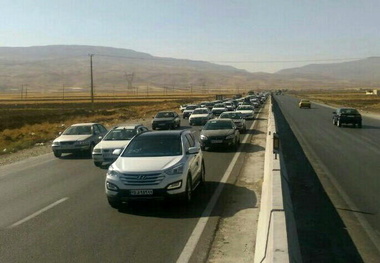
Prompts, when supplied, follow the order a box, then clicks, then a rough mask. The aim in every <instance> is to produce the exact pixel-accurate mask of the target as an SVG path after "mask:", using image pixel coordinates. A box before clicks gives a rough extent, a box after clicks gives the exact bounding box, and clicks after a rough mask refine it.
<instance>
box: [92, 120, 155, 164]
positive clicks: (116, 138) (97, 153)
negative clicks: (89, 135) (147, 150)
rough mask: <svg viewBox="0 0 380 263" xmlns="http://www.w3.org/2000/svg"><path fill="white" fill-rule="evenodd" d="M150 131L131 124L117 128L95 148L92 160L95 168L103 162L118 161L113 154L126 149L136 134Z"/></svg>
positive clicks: (139, 125)
mask: <svg viewBox="0 0 380 263" xmlns="http://www.w3.org/2000/svg"><path fill="white" fill-rule="evenodd" d="M148 130H149V129H148V128H147V127H145V126H143V125H142V124H130V125H125V126H117V127H114V128H113V129H112V130H110V131H109V132H108V133H107V134H106V136H104V138H103V139H102V140H101V141H100V142H99V143H98V144H97V145H96V146H95V148H94V150H93V151H92V159H93V160H94V164H95V166H98V167H99V166H101V165H102V164H103V162H106V163H111V162H113V161H115V160H116V159H117V156H116V155H114V154H112V152H113V151H114V150H116V149H124V147H125V146H127V145H128V144H129V142H130V141H131V139H132V138H133V137H135V135H136V134H139V133H143V132H146V131H148Z"/></svg>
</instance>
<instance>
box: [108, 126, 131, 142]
mask: <svg viewBox="0 0 380 263" xmlns="http://www.w3.org/2000/svg"><path fill="white" fill-rule="evenodd" d="M136 133H137V131H136V130H135V129H115V130H112V131H110V132H109V133H108V134H107V135H106V136H105V137H104V140H105V141H124V140H130V139H132V138H133V137H134V136H135V135H136Z"/></svg>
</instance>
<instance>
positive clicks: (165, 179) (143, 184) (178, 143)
mask: <svg viewBox="0 0 380 263" xmlns="http://www.w3.org/2000/svg"><path fill="white" fill-rule="evenodd" d="M268 96H269V92H261V93H256V94H252V95H248V96H245V97H238V98H236V97H235V98H233V99H219V100H214V101H205V102H201V103H199V104H188V105H180V107H179V110H180V112H181V113H180V114H178V113H177V112H176V111H172V110H168V111H160V112H158V113H157V114H156V115H155V116H154V117H153V119H152V121H151V129H150V128H149V127H147V125H143V124H141V123H137V124H128V125H121V126H115V127H113V128H112V129H110V130H108V131H107V129H106V128H105V127H104V126H103V125H102V124H99V123H78V124H74V125H72V126H70V127H69V128H67V129H66V130H65V131H64V132H62V133H61V134H60V136H59V137H58V138H56V139H55V140H54V141H53V143H52V151H53V153H54V156H55V157H57V158H61V156H62V154H66V153H72V154H75V153H84V154H88V155H91V157H92V160H93V163H94V165H95V166H97V167H100V168H104V167H106V169H107V173H106V178H105V193H106V197H107V200H108V203H109V205H110V206H111V207H112V208H115V209H118V208H119V207H120V206H122V205H124V204H125V203H127V202H128V201H132V200H151V199H160V200H161V199H162V200H166V199H171V200H175V201H179V202H180V203H182V204H188V203H190V202H191V200H192V195H193V191H194V190H195V189H196V188H197V187H199V186H201V185H202V184H203V183H204V182H205V174H206V169H205V161H204V152H206V151H207V152H213V151H214V150H218V151H227V152H229V151H230V152H234V151H236V150H237V149H238V148H239V145H240V142H241V139H240V137H241V134H244V133H246V132H247V130H248V129H249V127H250V124H249V123H248V122H250V121H252V120H254V118H255V114H256V113H257V112H258V111H259V109H260V107H262V105H263V104H264V103H265V101H266V99H267V98H268Z"/></svg>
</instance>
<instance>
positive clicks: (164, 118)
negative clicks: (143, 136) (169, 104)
mask: <svg viewBox="0 0 380 263" xmlns="http://www.w3.org/2000/svg"><path fill="white" fill-rule="evenodd" d="M180 126H181V119H180V118H179V115H178V114H177V113H176V112H175V111H160V112H159V113H157V114H156V116H155V117H153V120H152V130H155V129H175V128H177V127H180Z"/></svg>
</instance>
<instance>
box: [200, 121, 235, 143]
mask: <svg viewBox="0 0 380 263" xmlns="http://www.w3.org/2000/svg"><path fill="white" fill-rule="evenodd" d="M200 142H201V149H202V150H206V148H213V147H225V148H229V149H232V150H237V148H238V146H239V144H240V132H239V129H238V128H237V127H236V125H235V123H234V122H233V121H232V120H231V119H213V120H209V121H208V122H207V123H206V124H205V126H203V128H202V130H201V134H200Z"/></svg>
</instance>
